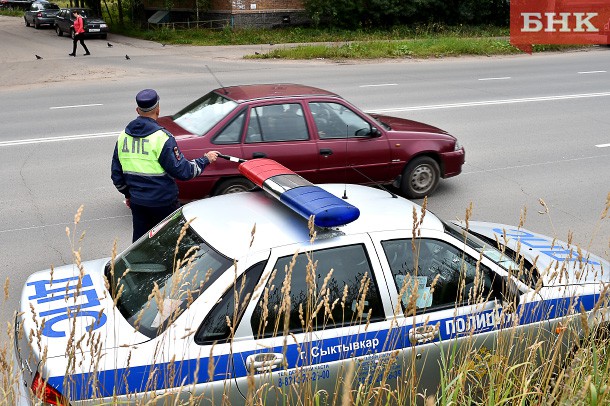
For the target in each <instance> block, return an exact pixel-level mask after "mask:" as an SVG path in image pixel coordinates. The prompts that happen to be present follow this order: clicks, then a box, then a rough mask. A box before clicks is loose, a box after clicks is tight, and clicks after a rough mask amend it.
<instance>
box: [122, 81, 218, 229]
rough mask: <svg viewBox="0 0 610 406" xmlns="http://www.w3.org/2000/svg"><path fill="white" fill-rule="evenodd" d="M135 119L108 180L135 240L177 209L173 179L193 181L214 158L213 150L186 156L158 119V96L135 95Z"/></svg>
mask: <svg viewBox="0 0 610 406" xmlns="http://www.w3.org/2000/svg"><path fill="white" fill-rule="evenodd" d="M136 104H137V107H136V112H137V113H138V117H137V118H136V119H135V120H133V121H131V122H130V123H129V124H128V125H127V127H126V128H125V130H124V131H123V132H122V133H121V134H120V135H119V138H118V140H117V143H116V145H115V147H114V154H113V156H112V168H111V172H112V175H111V176H112V182H113V183H114V186H115V187H116V188H117V190H118V191H119V192H121V193H122V194H123V195H124V196H125V199H126V202H127V203H128V206H129V207H130V208H131V214H132V218H133V236H132V241H136V240H138V239H139V238H140V237H141V236H143V235H144V234H146V233H147V232H148V230H150V229H152V228H153V227H154V226H156V225H157V224H158V223H160V222H161V221H162V220H163V219H165V218H166V217H167V216H169V215H170V214H171V213H172V212H174V210H176V209H177V208H178V207H179V203H178V185H177V184H176V180H175V179H179V180H183V181H184V180H190V179H193V178H195V177H197V176H199V174H201V172H202V171H203V170H204V169H205V168H206V167H207V166H208V165H209V164H210V163H212V162H214V161H216V158H218V152H217V151H209V152H206V153H205V154H204V156H203V157H201V158H197V159H193V160H190V161H189V160H187V159H186V158H185V157H184V155H182V152H180V149H179V148H178V144H177V143H176V140H175V138H174V136H173V135H172V134H171V133H170V132H169V131H168V130H166V129H165V128H163V127H161V126H160V125H159V124H158V123H157V119H158V118H159V111H160V109H159V95H158V94H157V92H156V91H155V90H153V89H144V90H142V91H140V92H139V93H138V94H137V96H136Z"/></svg>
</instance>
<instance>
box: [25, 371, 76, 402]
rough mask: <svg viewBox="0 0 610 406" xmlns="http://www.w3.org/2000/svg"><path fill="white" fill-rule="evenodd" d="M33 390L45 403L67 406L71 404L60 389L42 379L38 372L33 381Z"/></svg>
mask: <svg viewBox="0 0 610 406" xmlns="http://www.w3.org/2000/svg"><path fill="white" fill-rule="evenodd" d="M32 392H34V395H36V397H37V398H38V399H40V400H42V401H43V402H44V403H46V404H49V405H59V406H67V405H69V403H68V401H67V399H66V398H64V397H63V396H62V394H61V393H59V391H58V390H57V389H55V388H53V387H51V386H49V385H47V382H46V381H45V380H44V379H42V377H41V376H40V374H39V373H38V372H36V375H35V376H34V380H33V381H32Z"/></svg>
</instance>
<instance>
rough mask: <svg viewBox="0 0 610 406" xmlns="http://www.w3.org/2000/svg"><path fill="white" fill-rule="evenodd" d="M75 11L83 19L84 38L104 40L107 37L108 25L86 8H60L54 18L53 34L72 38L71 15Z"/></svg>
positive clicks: (72, 20)
mask: <svg viewBox="0 0 610 406" xmlns="http://www.w3.org/2000/svg"><path fill="white" fill-rule="evenodd" d="M74 10H77V11H78V13H79V14H80V15H81V17H83V23H84V29H85V36H86V37H100V38H106V36H107V35H108V24H106V21H104V20H103V19H102V18H101V17H99V16H96V15H95V14H94V13H93V12H92V11H91V10H90V9H88V8H80V7H70V8H62V9H60V10H59V13H57V15H56V16H55V32H56V33H57V35H58V36H60V37H61V36H62V35H64V34H67V35H69V36H70V38H74V27H73V25H74V16H73V15H72V13H73V12H74Z"/></svg>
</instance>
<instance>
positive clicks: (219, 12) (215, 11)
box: [142, 0, 308, 28]
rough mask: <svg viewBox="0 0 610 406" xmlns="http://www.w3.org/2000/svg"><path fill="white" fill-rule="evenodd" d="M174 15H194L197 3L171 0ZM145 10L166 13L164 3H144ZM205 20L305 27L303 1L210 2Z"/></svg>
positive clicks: (154, 0)
mask: <svg viewBox="0 0 610 406" xmlns="http://www.w3.org/2000/svg"><path fill="white" fill-rule="evenodd" d="M172 1H173V8H172V10H174V11H188V10H192V11H195V1H196V0H172ZM142 3H143V5H144V9H145V10H148V11H147V14H148V16H150V14H152V11H156V10H163V9H165V0H143V1H142ZM203 18H204V19H210V20H215V19H230V20H231V25H232V26H233V27H240V28H241V27H274V26H285V25H295V24H304V23H307V22H308V18H307V16H306V15H305V13H304V7H303V1H302V0H212V1H211V8H210V10H209V11H208V12H207V13H205V17H203Z"/></svg>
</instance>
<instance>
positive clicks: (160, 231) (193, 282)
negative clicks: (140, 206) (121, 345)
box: [106, 211, 233, 338]
mask: <svg viewBox="0 0 610 406" xmlns="http://www.w3.org/2000/svg"><path fill="white" fill-rule="evenodd" d="M232 264H233V261H231V260H230V259H228V258H226V257H224V256H222V255H221V254H219V253H218V252H216V251H215V250H213V249H212V247H210V246H209V245H208V244H206V243H205V241H203V240H202V239H201V237H199V235H197V233H195V232H194V231H193V230H192V229H191V228H190V227H189V226H188V225H187V224H186V220H185V219H184V217H183V216H182V213H181V211H177V212H175V213H174V214H173V215H172V216H171V217H169V218H168V219H166V220H165V221H164V222H162V223H161V224H160V225H159V226H157V227H155V229H153V230H151V231H150V232H149V234H148V238H146V237H144V238H141V239H140V240H139V241H138V242H137V243H136V244H135V245H133V246H132V247H130V248H129V249H128V250H127V251H125V252H124V253H123V254H121V255H119V256H118V257H117V258H116V259H115V261H114V267H113V266H112V263H109V264H107V265H106V278H107V279H108V281H110V292H111V295H112V297H113V299H115V301H116V304H117V308H118V309H119V311H120V312H121V314H122V315H123V317H125V319H126V320H127V321H128V322H129V323H130V324H131V325H132V326H133V327H134V329H136V330H138V331H139V332H141V333H142V334H144V335H146V336H147V337H149V338H153V337H156V336H158V335H159V334H161V333H162V332H163V331H165V329H166V328H167V326H168V325H169V324H171V322H173V321H174V320H176V318H177V317H178V316H179V315H180V314H181V313H182V312H183V311H184V310H185V309H186V308H187V307H188V306H189V305H190V304H191V303H192V302H193V301H194V300H196V299H197V297H199V296H200V295H201V294H202V293H203V292H204V291H205V290H206V289H207V288H208V286H210V285H211V284H212V283H213V282H214V281H215V280H216V279H217V278H218V277H219V276H220V275H221V274H222V273H223V272H224V271H225V270H226V269H228V268H229V267H230V266H232Z"/></svg>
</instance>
